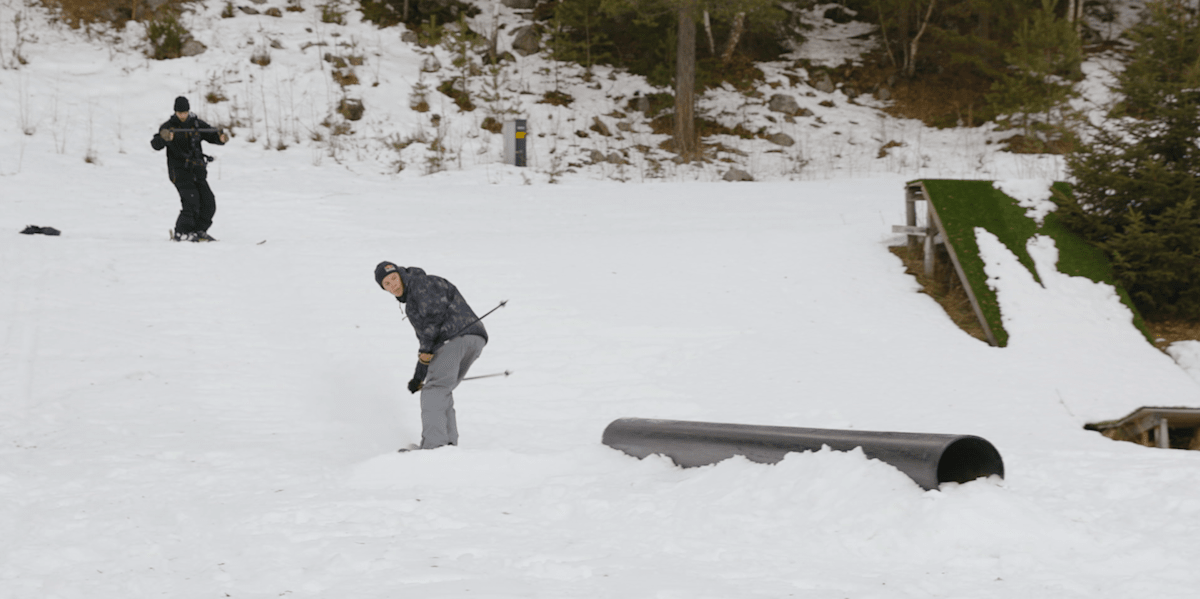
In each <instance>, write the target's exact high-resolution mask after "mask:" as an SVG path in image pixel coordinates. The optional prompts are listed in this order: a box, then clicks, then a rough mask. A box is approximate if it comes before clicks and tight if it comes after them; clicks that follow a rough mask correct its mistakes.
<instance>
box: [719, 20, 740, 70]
mask: <svg viewBox="0 0 1200 599" xmlns="http://www.w3.org/2000/svg"><path fill="white" fill-rule="evenodd" d="M745 31H746V13H744V12H739V13H738V14H736V15H734V17H733V29H730V30H729V41H728V42H727V43H726V44H725V51H724V52H722V53H721V63H722V64H729V61H730V60H732V59H733V51H734V50H736V49H737V45H738V42H740V41H742V33H744V32H745Z"/></svg>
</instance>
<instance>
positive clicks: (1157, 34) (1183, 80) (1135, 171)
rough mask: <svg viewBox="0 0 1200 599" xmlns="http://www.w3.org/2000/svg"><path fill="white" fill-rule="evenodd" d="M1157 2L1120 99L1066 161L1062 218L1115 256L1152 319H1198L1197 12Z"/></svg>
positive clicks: (1120, 84) (1136, 39)
mask: <svg viewBox="0 0 1200 599" xmlns="http://www.w3.org/2000/svg"><path fill="white" fill-rule="evenodd" d="M1190 4H1191V3H1183V2H1179V1H1177V0H1155V1H1153V2H1150V3H1149V4H1147V5H1146V8H1145V11H1144V12H1143V14H1142V18H1141V20H1140V21H1139V23H1138V24H1137V25H1135V26H1134V27H1133V28H1132V29H1131V30H1130V32H1129V37H1130V39H1131V41H1132V42H1133V43H1134V46H1133V50H1132V52H1131V54H1130V56H1129V58H1128V60H1127V64H1126V66H1125V69H1124V70H1123V71H1122V72H1120V73H1118V74H1117V83H1116V86H1115V89H1114V91H1115V92H1117V93H1118V95H1119V97H1120V98H1121V100H1120V102H1119V103H1118V104H1117V105H1116V106H1114V108H1113V109H1112V110H1111V111H1110V113H1109V115H1108V118H1106V119H1105V120H1104V121H1103V122H1102V123H1101V124H1099V125H1098V126H1096V127H1094V128H1093V129H1092V130H1091V131H1090V133H1091V136H1090V139H1089V140H1088V141H1087V143H1086V144H1084V145H1083V147H1082V148H1081V149H1080V150H1079V151H1078V152H1076V153H1075V154H1073V155H1071V156H1069V157H1068V161H1067V165H1068V169H1069V171H1070V174H1071V176H1072V177H1073V178H1074V179H1075V186H1074V194H1073V195H1071V196H1065V197H1060V198H1058V199H1057V201H1058V203H1059V205H1060V210H1059V212H1060V214H1061V215H1062V218H1063V222H1064V224H1066V225H1067V226H1069V227H1071V228H1072V229H1074V230H1076V231H1078V232H1079V233H1080V234H1082V235H1083V236H1084V237H1085V238H1086V239H1088V240H1089V241H1090V242H1091V243H1093V244H1095V245H1096V246H1097V247H1100V248H1101V249H1103V250H1104V251H1105V252H1106V253H1107V254H1108V255H1109V257H1110V258H1111V260H1112V263H1113V269H1114V274H1115V276H1116V278H1117V280H1118V281H1119V282H1120V283H1121V284H1122V285H1123V286H1125V288H1127V289H1128V290H1129V292H1130V294H1131V296H1132V298H1133V301H1134V302H1135V303H1136V304H1137V306H1138V307H1139V308H1140V309H1141V310H1142V312H1143V313H1144V314H1145V315H1146V316H1147V317H1148V318H1152V319H1168V318H1174V319H1186V320H1200V203H1198V199H1197V197H1196V195H1197V192H1198V191H1200V186H1198V184H1197V178H1198V177H1200V145H1198V144H1200V61H1198V60H1197V56H1200V15H1197V12H1196V9H1195V7H1194V6H1190Z"/></svg>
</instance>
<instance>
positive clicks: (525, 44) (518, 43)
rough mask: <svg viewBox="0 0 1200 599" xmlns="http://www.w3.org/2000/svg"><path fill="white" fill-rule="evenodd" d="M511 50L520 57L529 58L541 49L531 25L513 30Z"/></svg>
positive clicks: (538, 39)
mask: <svg viewBox="0 0 1200 599" xmlns="http://www.w3.org/2000/svg"><path fill="white" fill-rule="evenodd" d="M512 34H513V43H512V48H513V51H515V52H516V53H517V54H520V55H521V56H529V55H530V54H533V53H535V52H537V51H538V50H541V49H542V45H541V40H540V38H539V36H538V34H537V31H536V30H534V28H533V25H526V26H524V27H518V28H517V29H515V30H513V33H512Z"/></svg>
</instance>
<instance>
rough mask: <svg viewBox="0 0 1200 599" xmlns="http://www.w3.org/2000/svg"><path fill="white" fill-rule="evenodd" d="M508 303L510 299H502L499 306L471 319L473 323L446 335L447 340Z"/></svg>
mask: <svg viewBox="0 0 1200 599" xmlns="http://www.w3.org/2000/svg"><path fill="white" fill-rule="evenodd" d="M506 304H508V300H503V301H501V302H500V305H499V306H496V307H495V308H492V309H491V310H488V311H487V314H484V315H483V316H480V317H479V318H476V319H475V320H472V321H471V324H468V325H467V326H465V327H463V328H461V329H459V330H458V331H456V332H455V333H454V334H453V335H450V336H449V337H446V341H449V340H450V339H453V338H455V337H457V336H459V335H461V334H462V332H463V331H465V330H467V329H469V328H471V327H473V326H475V323H477V322H479V321H481V320H483V319H485V318H487V316H488V314H491V313H492V312H495V311H496V310H499V309H500V308H503V307H504V306H505V305H506ZM446 341H443V342H442V343H445V342H446ZM439 345H440V344H439Z"/></svg>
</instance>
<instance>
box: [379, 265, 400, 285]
mask: <svg viewBox="0 0 1200 599" xmlns="http://www.w3.org/2000/svg"><path fill="white" fill-rule="evenodd" d="M399 272H400V267H399V266H396V265H395V264H393V263H391V262H388V261H387V260H384V261H383V262H380V263H379V265H378V266H376V267H375V282H376V283H379V288H380V289H383V278H384V277H386V276H388V275H390V274H392V273H399Z"/></svg>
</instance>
